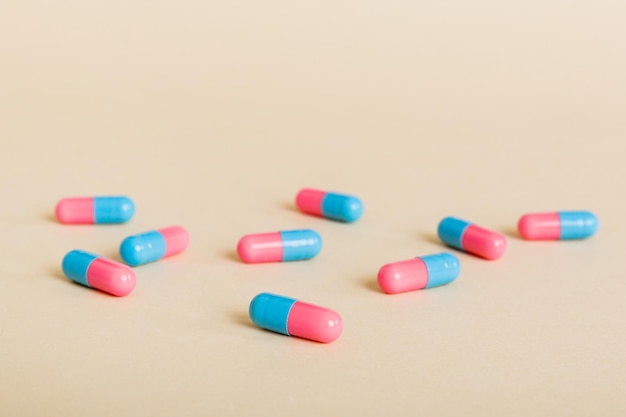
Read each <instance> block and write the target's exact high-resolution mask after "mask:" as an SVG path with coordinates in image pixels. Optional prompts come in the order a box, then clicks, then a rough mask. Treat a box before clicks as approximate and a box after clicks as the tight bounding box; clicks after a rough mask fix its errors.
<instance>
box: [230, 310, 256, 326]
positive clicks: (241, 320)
mask: <svg viewBox="0 0 626 417" xmlns="http://www.w3.org/2000/svg"><path fill="white" fill-rule="evenodd" d="M230 316H231V320H232V321H233V322H235V323H237V324H239V325H240V326H245V327H249V328H252V329H258V327H256V326H255V325H254V323H252V320H250V316H248V314H246V313H244V312H242V311H241V310H238V311H235V312H233V313H231V315H230Z"/></svg>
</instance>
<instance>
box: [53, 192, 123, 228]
mask: <svg viewBox="0 0 626 417" xmlns="http://www.w3.org/2000/svg"><path fill="white" fill-rule="evenodd" d="M55 213H56V216H57V219H59V222H61V223H64V224H113V223H126V222H127V221H129V220H130V219H131V218H132V217H133V215H134V214H135V204H134V203H133V201H132V200H131V199H130V198H128V197H124V196H111V197H79V198H64V199H62V200H61V201H59V202H58V203H57V206H56V210H55Z"/></svg>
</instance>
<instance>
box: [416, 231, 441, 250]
mask: <svg viewBox="0 0 626 417" xmlns="http://www.w3.org/2000/svg"><path fill="white" fill-rule="evenodd" d="M419 237H420V238H422V239H423V240H425V241H426V242H428V243H433V244H435V245H439V246H442V247H447V245H445V244H444V243H443V242H442V241H441V240H439V238H438V237H437V235H436V234H434V233H420V234H419Z"/></svg>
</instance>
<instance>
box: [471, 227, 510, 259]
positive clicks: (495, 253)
mask: <svg viewBox="0 0 626 417" xmlns="http://www.w3.org/2000/svg"><path fill="white" fill-rule="evenodd" d="M462 242H463V243H462V245H463V249H464V250H465V251H466V252H469V253H473V254H474V255H478V256H480V257H483V258H485V259H489V260H495V259H498V258H500V257H501V256H502V255H504V252H505V251H506V238H505V237H504V236H503V235H502V234H500V233H498V232H494V231H493V230H488V229H485V228H482V227H480V226H476V225H475V224H473V225H471V226H469V227H468V228H467V230H466V231H465V233H464V234H463V240H462Z"/></svg>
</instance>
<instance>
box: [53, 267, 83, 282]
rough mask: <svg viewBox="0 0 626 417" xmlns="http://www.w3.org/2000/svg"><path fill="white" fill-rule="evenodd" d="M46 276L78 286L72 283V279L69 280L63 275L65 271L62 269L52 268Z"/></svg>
mask: <svg viewBox="0 0 626 417" xmlns="http://www.w3.org/2000/svg"><path fill="white" fill-rule="evenodd" d="M46 275H48V276H51V277H52V278H56V279H59V280H62V281H65V282H72V283H74V284H76V283H75V282H74V281H72V280H71V279H69V278H67V277H66V276H65V275H64V274H63V271H62V270H61V269H60V268H50V269H49V270H48V273H47V274H46ZM78 285H80V284H78Z"/></svg>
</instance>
